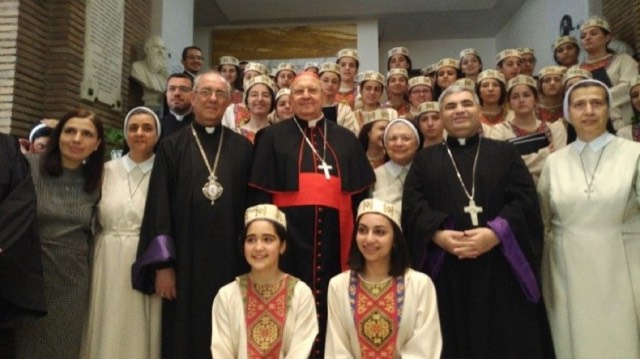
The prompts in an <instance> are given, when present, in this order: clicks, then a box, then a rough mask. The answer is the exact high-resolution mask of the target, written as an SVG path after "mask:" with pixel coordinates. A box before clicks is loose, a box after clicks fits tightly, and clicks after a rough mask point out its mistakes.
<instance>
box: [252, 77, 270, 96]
mask: <svg viewBox="0 0 640 359" xmlns="http://www.w3.org/2000/svg"><path fill="white" fill-rule="evenodd" d="M257 84H263V85H265V86H267V87H268V88H270V89H271V91H273V92H276V84H275V83H274V82H273V80H272V79H271V77H269V76H266V75H258V76H254V77H252V78H251V79H250V80H249V81H248V82H247V84H246V86H245V87H244V90H245V96H246V95H247V94H248V93H249V89H250V88H252V87H253V86H254V85H257Z"/></svg>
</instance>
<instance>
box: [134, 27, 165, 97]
mask: <svg viewBox="0 0 640 359" xmlns="http://www.w3.org/2000/svg"><path fill="white" fill-rule="evenodd" d="M144 54H145V58H144V60H141V61H136V62H134V63H133V65H132V66H131V77H133V78H134V79H136V80H137V81H138V82H139V83H140V84H141V85H142V86H143V87H144V88H145V90H146V89H151V90H155V91H158V92H163V91H164V90H165V85H166V81H167V75H168V74H167V49H166V48H165V46H164V42H163V41H162V38H160V36H156V35H154V36H151V37H149V39H147V41H146V43H145V45H144Z"/></svg>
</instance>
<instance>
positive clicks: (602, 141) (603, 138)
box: [571, 132, 615, 153]
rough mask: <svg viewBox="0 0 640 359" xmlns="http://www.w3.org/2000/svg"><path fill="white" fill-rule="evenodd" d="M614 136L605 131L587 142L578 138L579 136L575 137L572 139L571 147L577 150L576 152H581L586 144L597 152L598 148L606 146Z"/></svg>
mask: <svg viewBox="0 0 640 359" xmlns="http://www.w3.org/2000/svg"><path fill="white" fill-rule="evenodd" d="M614 137H615V136H614V135H612V134H610V133H609V132H605V133H603V134H601V135H600V136H598V137H596V138H594V139H593V140H591V142H588V143H587V142H584V141H582V140H580V139H579V138H576V140H575V141H573V143H572V144H571V146H573V148H574V149H575V150H576V151H578V153H582V151H584V148H585V147H586V146H587V145H588V146H589V147H590V148H591V150H592V151H593V152H598V151H600V149H602V148H603V147H604V146H606V145H607V144H608V143H609V142H611V140H613V138H614Z"/></svg>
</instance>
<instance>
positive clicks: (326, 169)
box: [318, 161, 333, 181]
mask: <svg viewBox="0 0 640 359" xmlns="http://www.w3.org/2000/svg"><path fill="white" fill-rule="evenodd" d="M318 169H319V170H323V171H324V177H325V178H326V179H327V181H328V180H329V179H331V175H329V170H332V169H333V166H331V165H328V164H327V163H326V162H325V161H322V164H321V165H318Z"/></svg>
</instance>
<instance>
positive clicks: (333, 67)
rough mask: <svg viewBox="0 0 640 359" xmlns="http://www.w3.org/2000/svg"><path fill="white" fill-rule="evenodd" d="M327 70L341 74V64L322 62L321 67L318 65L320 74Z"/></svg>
mask: <svg viewBox="0 0 640 359" xmlns="http://www.w3.org/2000/svg"><path fill="white" fill-rule="evenodd" d="M325 72H334V73H336V74H338V76H340V65H338V64H334V63H332V62H323V63H322V64H320V67H318V75H322V74H323V73H325Z"/></svg>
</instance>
